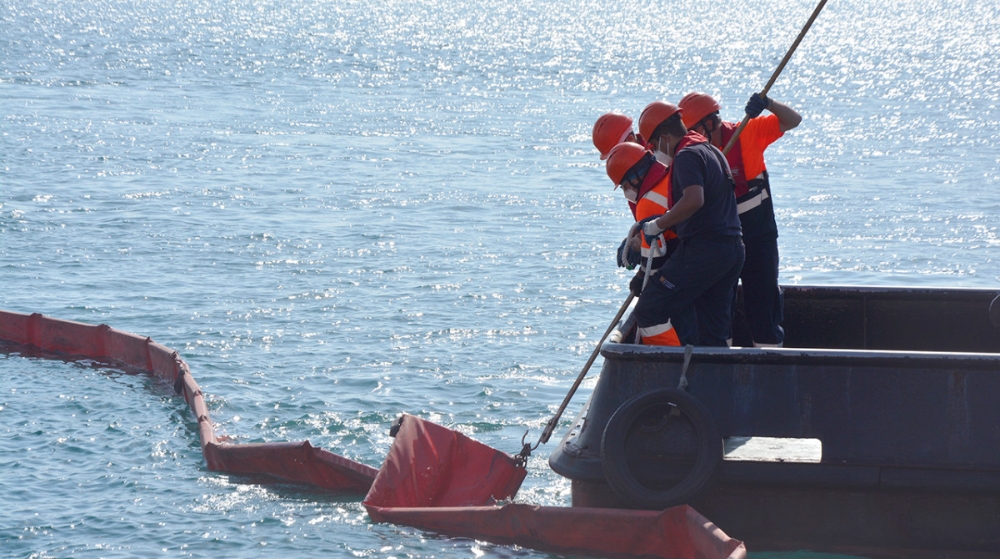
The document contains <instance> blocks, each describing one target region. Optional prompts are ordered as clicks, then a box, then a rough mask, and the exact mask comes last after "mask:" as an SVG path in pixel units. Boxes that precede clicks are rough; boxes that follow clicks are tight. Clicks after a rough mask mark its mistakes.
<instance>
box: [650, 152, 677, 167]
mask: <svg viewBox="0 0 1000 559" xmlns="http://www.w3.org/2000/svg"><path fill="white" fill-rule="evenodd" d="M653 155H654V156H656V160H657V161H659V162H660V163H663V164H664V165H666V166H667V167H669V166H670V163H671V162H672V161H673V160H674V158H673V157H670V156H669V155H667V154H665V153H663V152H662V151H660V150H656V151H654V152H653Z"/></svg>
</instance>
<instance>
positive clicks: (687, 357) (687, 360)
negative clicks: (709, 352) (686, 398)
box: [677, 344, 694, 390]
mask: <svg viewBox="0 0 1000 559" xmlns="http://www.w3.org/2000/svg"><path fill="white" fill-rule="evenodd" d="M692 353H694V346H693V345H691V344H688V345H686V346H684V366H683V367H681V380H680V381H678V383H677V388H680V389H681V390H687V387H688V377H687V374H688V365H690V364H691V354H692Z"/></svg>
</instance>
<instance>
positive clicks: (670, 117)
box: [635, 101, 745, 347]
mask: <svg viewBox="0 0 1000 559" xmlns="http://www.w3.org/2000/svg"><path fill="white" fill-rule="evenodd" d="M639 131H640V134H642V136H643V137H644V138H648V139H649V142H650V144H652V146H653V147H655V148H656V149H657V150H659V151H661V152H663V153H665V154H666V155H667V156H669V157H671V158H672V165H671V166H670V198H671V199H670V204H669V207H670V209H669V210H668V211H667V212H666V213H664V214H663V215H661V216H660V217H658V218H656V219H652V220H649V221H647V222H646V223H645V224H644V225H643V233H644V234H645V235H646V236H647V237H655V236H657V235H660V234H661V233H663V232H664V231H666V230H667V229H670V228H673V229H674V231H675V232H676V233H677V237H678V239H679V240H680V243H679V245H678V247H677V249H676V250H675V251H674V252H673V254H671V255H670V258H668V259H667V261H666V263H664V264H663V266H661V267H660V269H659V270H657V272H656V273H655V274H653V276H652V277H651V278H650V279H649V282H648V283H647V285H646V287H645V288H644V289H643V290H642V296H641V297H639V302H638V303H637V304H636V308H635V316H636V320H637V323H638V327H639V328H643V327H644V326H646V325H649V324H656V323H658V322H661V320H660V317H663V316H668V317H670V318H671V321H672V323H673V326H674V328H675V329H676V332H677V336H678V338H679V339H680V343H681V344H684V345H687V344H694V345H702V346H719V347H725V346H726V345H727V343H726V338H727V337H728V336H729V331H730V327H731V323H732V314H731V312H732V291H733V289H734V287H735V285H736V281H737V280H738V279H739V275H740V270H741V269H742V267H743V260H744V257H745V253H744V248H743V240H742V238H741V230H740V218H739V215H737V213H736V197H735V195H734V194H733V180H732V176H731V175H730V172H729V165H728V163H726V159H725V157H724V156H723V155H722V152H721V151H719V150H718V149H716V148H715V147H713V146H712V145H711V144H710V143H709V142H708V140H707V139H706V138H705V137H704V136H702V135H700V134H698V133H696V132H688V130H687V128H685V126H684V123H683V122H682V120H681V110H680V109H679V108H677V106H676V105H673V104H670V103H664V102H662V101H656V102H653V103H650V104H649V105H647V106H646V108H645V109H643V112H642V115H641V116H640V117H639Z"/></svg>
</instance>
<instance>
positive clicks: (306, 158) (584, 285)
mask: <svg viewBox="0 0 1000 559" xmlns="http://www.w3.org/2000/svg"><path fill="white" fill-rule="evenodd" d="M458 4H459V3H456V2H446V1H443V0H426V1H417V0H413V1H408V0H398V1H389V2H383V1H378V0H376V1H374V2H368V1H365V2H362V1H332V0H329V1H328V0H282V1H281V2H277V1H273V0H260V1H256V2H248V1H244V0H233V1H226V2H209V1H207V0H170V1H164V0H143V1H139V0H59V1H58V2H57V1H55V0H14V1H11V2H5V3H4V4H3V6H0V105H2V107H3V108H2V119H0V308H3V309H6V310H12V311H17V312H22V313H32V312H41V313H44V314H47V315H50V316H54V317H58V318H63V319H71V320H77V321H82V322H89V323H106V324H109V325H111V326H113V327H115V328H118V329H121V330H126V331H130V332H135V333H137V334H141V335H143V336H150V337H152V338H153V339H154V340H155V341H158V342H160V343H163V344H164V345H167V346H169V347H172V348H174V349H177V350H178V351H179V352H180V353H181V355H182V356H183V358H184V359H185V360H186V361H187V362H188V363H189V364H190V366H191V369H192V372H193V374H194V376H195V378H196V379H197V380H198V382H199V383H200V384H201V386H202V388H203V390H204V391H205V393H206V397H207V399H208V401H209V406H210V410H211V412H212V417H213V419H214V420H215V421H216V422H217V424H218V425H217V430H218V432H219V433H220V434H228V435H229V436H232V437H234V438H236V439H237V440H238V441H241V442H259V441H288V440H301V439H309V440H310V441H312V443H313V444H315V445H317V446H320V447H323V448H326V449H329V450H331V451H333V452H336V453H338V454H343V455H345V456H347V457H349V458H352V459H355V460H358V461H361V462H364V463H367V464H370V465H372V466H376V467H377V466H378V465H380V463H381V460H382V458H383V457H384V456H385V453H386V451H387V449H388V447H389V444H390V442H391V439H390V438H389V436H388V427H389V424H390V422H391V421H392V419H393V418H395V417H396V416H397V415H398V414H399V413H400V412H403V411H406V412H409V413H413V414H417V415H420V416H422V417H424V418H427V419H430V420H433V421H437V422H440V423H443V424H445V425H448V426H451V427H453V428H456V429H459V430H461V431H463V432H465V433H467V434H469V435H471V436H473V437H474V438H476V439H478V440H480V441H483V442H485V443H487V444H490V445H492V446H494V447H497V448H500V449H503V450H506V451H508V452H516V451H517V450H518V449H519V448H520V439H521V436H522V434H523V433H524V432H525V431H526V430H530V434H529V439H531V440H536V439H537V437H538V435H539V434H540V432H541V429H542V428H543V426H544V424H545V422H546V421H548V419H549V418H550V417H551V416H552V414H553V413H554V411H555V409H556V408H557V407H558V405H559V403H560V401H561V400H562V398H563V396H564V395H565V393H566V391H567V390H568V388H569V386H570V385H571V384H572V381H573V379H574V378H575V377H576V375H577V374H578V373H579V371H580V368H581V367H582V366H583V364H584V362H585V361H586V358H587V356H588V355H589V353H590V351H591V350H592V348H593V344H594V343H595V342H596V341H597V339H598V338H599V337H600V335H601V333H603V331H604V329H605V328H606V327H607V324H608V322H609V321H610V319H611V318H612V317H613V315H614V313H615V311H616V310H617V309H618V307H619V305H620V304H621V302H622V301H623V300H624V299H625V297H626V295H627V289H628V287H627V285H628V279H629V274H627V273H626V272H624V271H623V270H620V269H616V268H615V266H614V257H613V250H614V248H615V247H617V245H618V243H619V241H620V240H621V237H622V236H623V235H624V233H625V230H626V229H627V227H628V225H629V223H630V220H629V216H628V212H627V210H626V206H625V203H624V201H623V200H622V199H621V195H620V193H617V192H613V191H612V189H611V183H610V181H609V180H608V179H607V177H606V176H605V174H604V169H603V165H602V164H601V162H600V161H598V157H597V153H596V151H595V150H594V149H593V147H592V145H591V142H590V130H591V126H592V124H593V122H594V120H595V119H596V117H597V116H598V115H600V114H601V113H603V112H606V111H608V110H613V109H614V110H620V111H623V112H625V113H627V114H630V115H632V116H633V117H634V118H637V116H638V113H639V111H640V110H641V109H642V107H644V106H645V105H646V104H647V103H648V102H650V101H652V100H654V99H666V100H670V101H674V102H676V101H677V100H679V99H680V97H681V96H682V95H684V94H685V93H687V92H689V91H692V90H702V91H705V92H708V93H711V94H714V95H716V96H717V97H718V98H719V99H720V101H721V102H722V104H723V117H724V118H726V119H728V120H739V119H740V118H741V116H742V107H743V104H744V103H745V101H746V98H747V97H748V96H749V95H750V93H751V92H753V91H756V90H759V89H761V88H762V87H763V86H764V84H765V83H766V82H767V80H768V78H769V77H770V75H771V73H772V72H773V71H774V68H775V67H776V66H777V64H778V62H779V61H780V60H781V58H782V56H783V55H784V53H785V51H786V49H787V48H788V47H789V46H790V45H791V43H792V41H793V40H794V39H795V36H796V35H797V33H798V31H799V29H800V28H801V27H802V25H803V24H804V23H805V21H806V20H807V19H808V16H809V14H810V13H811V12H812V10H813V8H814V7H815V5H814V4H813V3H811V2H802V1H797V0H792V1H789V2H779V3H775V2H766V1H764V0H735V1H733V2H714V3H704V2H702V3H690V2H684V3H682V2H675V1H668V2H663V3H661V4H662V5H659V6H653V5H651V4H649V3H648V2H632V1H628V0H626V1H623V2H613V3H612V2H600V1H598V0H582V1H580V2H566V3H557V2H538V1H529V0H514V1H510V2H485V1H481V0H471V1H468V2H463V3H461V4H462V6H459V5H458ZM998 60H1000V5H998V4H997V3H995V2H973V1H967V2H963V1H947V0H920V1H902V2H893V3H888V4H885V5H882V3H875V2H869V1H867V0H831V1H830V3H829V4H828V5H827V7H826V8H825V10H824V12H823V13H822V14H821V15H820V17H819V19H818V20H817V22H816V23H815V25H814V26H813V28H812V30H811V31H810V33H809V35H808V36H807V37H806V38H805V40H804V41H803V43H802V45H801V46H800V48H799V50H798V51H797V52H796V54H795V56H794V57H793V58H792V61H791V63H790V64H789V65H788V67H787V68H786V69H785V71H784V73H783V74H782V75H781V77H780V78H779V79H778V81H777V82H776V84H775V85H774V87H773V88H772V89H771V96H772V97H775V98H777V99H780V100H782V101H785V102H787V103H789V104H791V105H792V106H793V107H795V108H796V109H798V110H799V111H800V112H801V113H802V115H803V117H804V121H803V123H802V125H801V126H800V127H799V128H798V129H795V130H794V131H792V132H790V133H788V134H787V135H786V136H785V137H784V138H783V139H781V140H779V142H778V143H776V144H775V145H774V146H772V148H771V149H770V150H769V151H768V166H769V168H770V170H771V173H772V184H773V188H774V192H775V195H776V202H775V205H776V207H777V209H778V222H779V229H780V234H781V237H780V240H779V241H780V247H781V251H782V265H781V277H782V281H783V282H784V283H787V284H796V283H797V284H851V285H920V286H966V287H986V288H997V287H998V286H1000V231H998V226H1000V195H998V193H997V188H998V186H1000V63H998ZM929 327H933V325H932V324H930V323H929ZM599 368H600V362H598V363H597V364H596V365H595V367H594V368H593V371H594V374H596V371H598V370H599ZM591 386H592V381H591V382H590V383H588V384H585V385H584V387H583V389H582V390H581V391H580V392H579V393H578V394H577V396H576V398H575V399H574V401H573V403H572V404H571V405H570V409H569V411H568V412H567V414H566V415H565V416H564V417H563V422H564V425H565V424H568V423H569V421H570V420H571V419H572V418H573V416H574V415H575V413H576V411H577V410H578V409H579V407H580V406H581V405H582V404H583V403H584V401H585V399H586V397H587V396H588V395H589V392H590V389H591ZM564 432H565V427H563V428H561V429H560V430H559V431H557V432H556V434H555V435H554V437H553V441H552V442H550V443H549V444H548V445H546V446H545V447H542V448H541V449H539V451H538V452H537V453H536V455H535V456H534V457H533V458H532V460H531V463H530V471H529V478H528V480H527V482H526V484H525V486H524V488H523V489H522V492H521V494H520V495H519V500H520V501H522V502H529V503H539V504H545V505H568V503H569V484H568V483H567V482H566V481H565V480H563V479H562V478H560V477H558V476H556V475H555V474H554V473H552V472H551V471H550V470H549V469H548V465H547V457H548V454H549V452H551V450H552V449H553V448H554V446H555V442H556V441H557V440H558V439H559V438H561V437H562V435H563V434H564ZM0 494H2V495H3V496H4V498H3V501H4V503H5V504H4V506H3V507H0V556H2V557H23V558H28V557H33V558H48V557H87V558H90V557H94V558H96V557H122V558H124V557H148V556H169V557H180V556H190V557H230V558H238V559H242V558H254V557H261V556H264V555H265V554H266V555H268V556H275V557H317V558H318V557H323V558H328V557H377V558H382V557H385V558H390V557H398V558H404V557H405V558H430V557H480V556H487V557H530V558H536V557H546V555H545V554H541V553H538V552H535V551H532V550H525V549H520V548H515V547H507V546H495V545H491V544H483V543H477V542H474V541H470V540H463V539H454V538H443V537H437V536H434V535H431V534H427V533H423V532H420V531H418V530H414V529H409V528H405V527H399V526H394V525H378V524H372V523H371V522H370V521H369V520H368V517H367V515H366V513H365V512H364V509H363V507H362V506H361V505H360V502H359V499H357V498H352V497H345V496H338V495H327V494H323V493H321V492H316V491H311V490H308V489H304V488H301V487H294V486H287V485H261V484H256V483H252V480H245V479H238V478H231V477H229V476H225V475H220V474H217V473H212V472H209V471H207V470H206V468H205V464H204V460H203V459H202V456H201V453H200V449H199V447H198V438H197V432H196V425H195V422H194V420H193V418H192V417H191V414H190V412H189V410H188V409H187V407H186V405H185V404H184V402H183V400H181V399H180V398H178V397H175V396H174V395H173V393H172V390H171V389H170V387H169V386H166V385H162V384H159V383H157V382H155V381H152V380H150V379H149V378H147V377H145V376H135V375H128V374H124V373H121V372H118V371H114V370H109V369H106V368H101V367H95V366H89V365H88V364H86V363H64V362H59V361H40V360H37V359H30V358H25V357H23V356H21V355H19V354H16V353H0ZM762 512H764V511H762ZM751 551H753V550H751ZM754 556H755V557H765V556H766V555H765V554H756V555H754ZM767 556H770V555H767ZM812 557H816V556H815V555H814V556H812Z"/></svg>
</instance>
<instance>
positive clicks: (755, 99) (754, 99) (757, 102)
mask: <svg viewBox="0 0 1000 559" xmlns="http://www.w3.org/2000/svg"><path fill="white" fill-rule="evenodd" d="M770 104H771V100H770V99H768V98H767V95H765V94H763V93H754V94H753V95H751V96H750V100H749V101H747V107H746V111H747V115H748V116H749V117H750V118H757V117H758V116H760V113H762V112H764V109H766V108H767V106H768V105H770Z"/></svg>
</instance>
